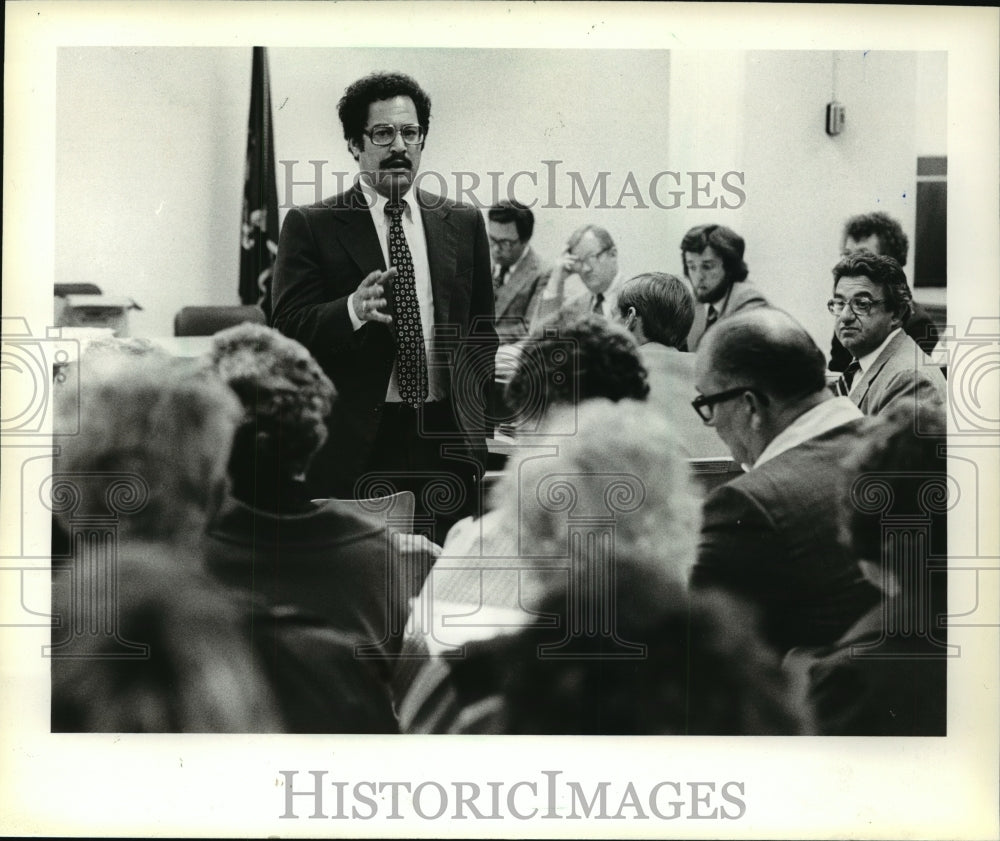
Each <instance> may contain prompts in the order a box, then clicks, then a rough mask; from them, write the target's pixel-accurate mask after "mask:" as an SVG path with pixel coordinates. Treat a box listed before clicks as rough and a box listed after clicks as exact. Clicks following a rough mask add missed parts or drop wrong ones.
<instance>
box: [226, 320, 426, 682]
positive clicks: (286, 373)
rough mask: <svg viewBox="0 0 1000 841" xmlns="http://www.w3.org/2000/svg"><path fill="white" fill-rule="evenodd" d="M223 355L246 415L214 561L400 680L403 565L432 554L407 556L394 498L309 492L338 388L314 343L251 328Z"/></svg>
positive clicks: (237, 583)
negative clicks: (340, 636)
mask: <svg viewBox="0 0 1000 841" xmlns="http://www.w3.org/2000/svg"><path fill="white" fill-rule="evenodd" d="M211 363H212V366H213V367H214V369H215V370H217V371H218V372H219V374H220V375H221V376H222V378H223V379H224V380H225V381H226V382H227V383H228V384H229V385H230V386H231V387H232V388H233V390H234V391H235V392H236V394H237V395H239V397H240V398H241V399H242V401H243V405H244V407H245V410H246V414H245V417H244V420H243V423H242V425H241V426H240V427H239V429H238V430H237V433H236V436H235V439H234V446H233V451H232V455H231V458H230V461H229V469H230V476H231V478H232V496H231V497H230V498H229V499H227V500H226V501H225V502H224V504H223V506H222V508H221V510H220V511H219V513H218V515H217V516H216V517H215V518H214V520H213V521H212V523H211V525H210V526H209V529H208V535H207V553H208V565H209V568H210V569H211V571H212V572H213V573H214V574H215V575H216V576H217V577H218V578H219V579H220V580H222V581H225V582H226V583H227V584H230V585H232V586H234V587H237V588H238V589H239V590H240V591H241V592H243V593H245V594H246V595H247V597H249V596H250V595H251V594H253V595H255V596H262V597H263V598H264V599H265V600H266V602H267V603H268V604H269V605H270V606H272V607H276V608H283V609H288V608H291V609H294V611H295V612H296V614H305V615H309V616H312V617H313V618H314V619H315V620H317V621H321V622H324V623H326V624H327V625H328V626H330V627H331V628H335V629H337V630H338V631H340V632H343V633H345V634H348V635H352V636H356V637H357V638H358V640H359V643H360V644H363V645H364V646H366V647H365V648H364V656H363V657H359V659H358V662H359V664H364V665H365V667H366V668H378V669H379V672H380V674H381V675H382V676H383V678H385V679H388V676H389V673H390V671H391V666H392V662H393V659H394V658H395V656H396V655H397V654H398V653H399V646H400V639H401V637H400V633H399V630H400V629H398V628H397V629H395V630H396V632H395V633H390V630H391V628H390V626H391V624H393V622H392V620H391V618H390V617H391V616H393V615H394V614H393V611H394V610H397V611H405V605H406V599H407V598H408V597H409V596H410V595H413V593H412V592H401V590H400V588H401V587H404V585H407V584H408V580H409V577H410V576H409V573H410V572H413V570H410V569H409V568H407V571H406V572H404V571H403V569H402V567H403V565H404V562H409V561H413V562H414V563H416V564H418V565H422V566H423V567H424V568H423V569H422V570H421V571H420V572H421V573H423V574H425V573H426V568H428V567H429V565H430V563H431V557H430V554H429V550H428V551H422V552H418V553H415V554H414V555H413V556H409V555H407V556H405V558H404V556H403V554H402V553H401V552H400V551H398V544H395V543H394V538H393V534H394V531H395V530H394V529H393V528H390V525H389V523H388V521H387V513H386V508H387V507H388V506H387V505H383V504H381V503H375V502H373V503H372V504H371V505H368V506H366V505H365V504H364V503H362V502H358V501H354V500H335V499H329V500H322V501H317V502H313V501H311V500H310V499H309V498H308V495H307V493H306V491H305V485H304V483H303V481H302V477H303V475H304V473H305V471H306V469H307V467H308V464H309V460H310V458H311V457H312V456H313V454H314V453H315V452H316V451H317V450H318V449H319V447H320V446H321V445H322V443H323V442H324V440H325V439H326V434H327V432H326V425H325V423H324V419H325V417H326V415H327V414H328V413H329V411H330V408H331V406H332V404H333V401H334V397H335V393H334V389H333V385H332V384H331V383H330V381H329V379H328V378H327V377H326V375H325V374H324V373H323V371H322V370H321V369H320V367H319V365H318V364H317V363H316V362H315V361H314V360H313V358H312V357H311V356H310V355H309V352H308V351H307V350H306V349H305V348H304V347H302V346H301V345H300V344H299V343H298V342H296V341H294V340H293V339H289V338H287V337H285V336H282V335H281V334H280V333H278V332H277V331H275V330H272V329H270V328H267V327H263V326H260V325H251V324H244V325H240V326H238V327H233V328H230V329H229V330H226V331H223V332H221V333H219V334H218V335H217V336H216V339H215V345H214V349H213V352H212V359H211ZM391 513H392V512H391V511H390V512H388V515H389V516H391ZM426 546H427V547H429V546H430V544H429V543H427V544H426ZM417 577H418V578H419V577H420V576H419V575H418V576H417ZM408 586H410V587H412V586H413V585H412V584H408ZM416 586H419V584H417V585H416ZM403 615H404V616H405V612H404V613H403ZM395 624H398V622H396V623H395ZM321 666H322V664H321V663H319V662H317V663H315V664H314V668H316V669H317V671H319V670H320V669H321Z"/></svg>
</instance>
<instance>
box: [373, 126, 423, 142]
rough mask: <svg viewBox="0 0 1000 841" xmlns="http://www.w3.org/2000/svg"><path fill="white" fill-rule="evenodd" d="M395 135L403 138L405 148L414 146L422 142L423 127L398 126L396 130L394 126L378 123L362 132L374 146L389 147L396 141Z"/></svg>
mask: <svg viewBox="0 0 1000 841" xmlns="http://www.w3.org/2000/svg"><path fill="white" fill-rule="evenodd" d="M397 133H398V134H399V135H400V136H401V137H402V138H403V142H404V143H405V144H406V145H407V146H416V145H418V144H419V143H422V142H423V140H424V127H423V126H414V125H409V126H400V127H399V129H397V128H396V127H395V126H390V125H387V124H385V125H383V124H381V123H380V124H379V125H377V126H372V127H371V128H370V129H367V130H365V131H363V132H362V134H364V135H365V136H366V137H368V138H369V139H370V140H371V142H372V143H374V144H375V145H376V146H391V145H392V143H393V141H394V140H395V139H396V134H397Z"/></svg>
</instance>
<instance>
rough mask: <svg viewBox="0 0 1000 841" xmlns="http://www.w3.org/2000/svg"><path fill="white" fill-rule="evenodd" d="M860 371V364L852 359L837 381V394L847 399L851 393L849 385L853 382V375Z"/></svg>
mask: <svg viewBox="0 0 1000 841" xmlns="http://www.w3.org/2000/svg"><path fill="white" fill-rule="evenodd" d="M860 370H861V363H860V362H858V360H857V359H852V360H851V361H850V363H849V364H848V366H847V367H846V368H845V369H844V373H842V374H841V375H840V379H838V380H837V394H839V395H840V396H841V397H847V395H848V394H850V393H851V384H852V383H853V382H854V375H855V374H856V373H858V371H860Z"/></svg>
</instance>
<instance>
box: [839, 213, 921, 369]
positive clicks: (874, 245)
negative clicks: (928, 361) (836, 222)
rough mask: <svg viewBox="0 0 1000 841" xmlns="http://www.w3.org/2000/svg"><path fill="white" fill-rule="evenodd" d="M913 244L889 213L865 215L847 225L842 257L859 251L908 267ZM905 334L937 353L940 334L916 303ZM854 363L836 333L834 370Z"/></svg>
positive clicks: (905, 323) (912, 305) (906, 322)
mask: <svg viewBox="0 0 1000 841" xmlns="http://www.w3.org/2000/svg"><path fill="white" fill-rule="evenodd" d="M909 248H910V242H909V240H908V239H907V238H906V234H905V233H903V227H902V225H900V224H899V222H897V221H896V220H895V219H893V218H892V217H891V216H889V215H888V214H886V213H880V212H877V211H876V212H875V213H864V214H861V215H860V216H852V217H851V218H850V219H848V220H847V222H846V223H845V224H844V232H843V236H842V242H841V244H840V253H841V255H842V256H846V255H847V254H852V253H853V252H855V251H870V252H871V253H872V254H881V255H883V256H884V257H892V259H893V260H895V261H896V262H897V263H899V266H900V268H903V269H905V268H906V255H907V252H908V251H909ZM903 332H905V333H906V335H907V336H909V337H910V338H911V339H913V341H915V342H916V343H917V344H918V345H919V346H920V347H921V349H922V350H923V351H924V353H927V354H930V353H931V352H933V350H934V348H935V346H936V345H937V343H938V338H939V335H940V334H939V331H938V327H937V325H936V324H935V323H934V320H933V319H932V318H931V315H930V313H929V312H927V310H925V309H924V308H923V307H922V306H920V304H918V303H917V302H916V301H910V316H909V318H907V319H906V321H905V322H904V323H903ZM850 361H851V353H850V351H848V350H847V349H846V348H845V347H844V346H843V345H842V344H841V343H840V340H839V339H838V338H837V336H836V334H834V336H833V339H832V340H831V341H830V362H829V364H828V365H827V367H828V368H829V369H830V370H831V371H843V370H844V369H845V368H846V367H847V366H848V364H849V363H850Z"/></svg>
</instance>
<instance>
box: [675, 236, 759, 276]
mask: <svg viewBox="0 0 1000 841" xmlns="http://www.w3.org/2000/svg"><path fill="white" fill-rule="evenodd" d="M709 246H711V247H712V248H713V249H715V252H716V253H717V254H718V255H719V257H720V258H721V259H722V267H723V269H724V270H725V272H726V280H727V281H729V283H740V282H741V281H744V280H746V279H747V275H748V274H749V273H750V272H749V269H748V268H747V264H746V263H745V262H743V253H744V252H745V251H746V243H745V242H744V241H743V237H741V236H740V235H739V234H738V233H736V231H734V230H732V229H731V228H727V227H725V226H724V225H697V226H696V227H694V228H692V229H691V230H690V231H688V232H687V233H686V234H684V239H682V240H681V261H682V262H683V263H684V277H688V278H689V277H690V275H689V274H688V270H687V262H686V261H685V260H684V254H685V252H688V251H690V252H692V253H694V254H701V252H702V251H704V250H705V249H706V248H708V247H709Z"/></svg>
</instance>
